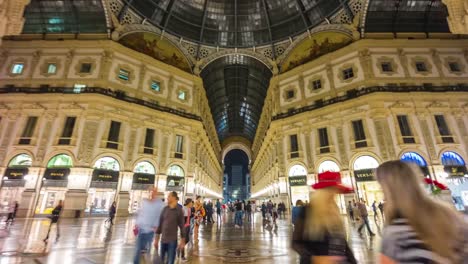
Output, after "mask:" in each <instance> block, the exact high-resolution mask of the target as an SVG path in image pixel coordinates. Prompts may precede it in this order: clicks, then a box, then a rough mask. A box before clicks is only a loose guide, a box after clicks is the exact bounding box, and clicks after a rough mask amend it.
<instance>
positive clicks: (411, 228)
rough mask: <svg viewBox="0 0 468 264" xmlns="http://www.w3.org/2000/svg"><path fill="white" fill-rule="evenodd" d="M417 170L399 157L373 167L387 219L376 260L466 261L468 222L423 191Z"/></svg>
mask: <svg viewBox="0 0 468 264" xmlns="http://www.w3.org/2000/svg"><path fill="white" fill-rule="evenodd" d="M418 170H419V168H415V167H412V165H411V164H407V163H405V162H401V161H399V160H396V161H388V162H385V163H383V164H381V165H380V166H379V167H378V168H377V171H376V175H377V180H378V182H379V183H380V185H381V186H382V189H383V192H384V196H385V208H384V210H385V217H386V223H387V226H386V227H385V228H384V230H383V235H382V246H381V248H382V252H381V256H380V263H384V264H387V263H467V262H468V224H467V223H466V221H465V220H464V219H463V216H462V215H461V214H459V213H458V212H457V211H455V209H454V208H451V207H449V206H448V205H446V204H443V203H442V202H439V201H437V200H435V199H433V197H430V196H429V195H427V193H426V192H425V190H424V189H423V188H422V184H421V183H422V175H420V171H418Z"/></svg>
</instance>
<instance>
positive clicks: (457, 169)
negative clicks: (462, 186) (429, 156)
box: [444, 166, 467, 177]
mask: <svg viewBox="0 0 468 264" xmlns="http://www.w3.org/2000/svg"><path fill="white" fill-rule="evenodd" d="M444 171H445V172H446V173H447V174H448V177H465V174H467V172H466V167H465V166H444Z"/></svg>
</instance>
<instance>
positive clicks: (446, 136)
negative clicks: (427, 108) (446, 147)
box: [434, 115, 454, 143]
mask: <svg viewBox="0 0 468 264" xmlns="http://www.w3.org/2000/svg"><path fill="white" fill-rule="evenodd" d="M434 118H435V121H436V124H437V129H438V130H439V134H440V136H441V138H442V142H443V143H454V140H453V137H452V133H450V129H449V127H448V125H447V122H446V121H445V117H444V116H443V115H435V116H434Z"/></svg>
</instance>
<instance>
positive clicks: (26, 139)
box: [19, 116, 37, 145]
mask: <svg viewBox="0 0 468 264" xmlns="http://www.w3.org/2000/svg"><path fill="white" fill-rule="evenodd" d="M36 124H37V116H30V117H28V120H27V121H26V125H25V126H24V129H23V133H21V138H20V140H19V144H21V145H28V144H30V143H31V138H32V136H33V134H34V130H35V129H36Z"/></svg>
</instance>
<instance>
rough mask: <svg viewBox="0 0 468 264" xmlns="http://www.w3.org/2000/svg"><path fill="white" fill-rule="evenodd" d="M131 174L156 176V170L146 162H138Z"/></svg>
mask: <svg viewBox="0 0 468 264" xmlns="http://www.w3.org/2000/svg"><path fill="white" fill-rule="evenodd" d="M133 172H136V173H146V174H156V169H155V168H154V166H153V164H151V163H149V162H148V161H142V162H138V164H137V165H136V166H135V169H134V170H133Z"/></svg>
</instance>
